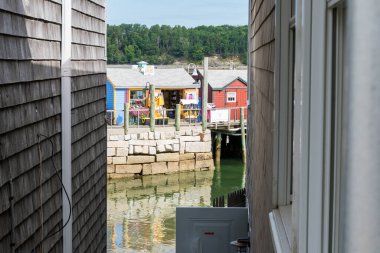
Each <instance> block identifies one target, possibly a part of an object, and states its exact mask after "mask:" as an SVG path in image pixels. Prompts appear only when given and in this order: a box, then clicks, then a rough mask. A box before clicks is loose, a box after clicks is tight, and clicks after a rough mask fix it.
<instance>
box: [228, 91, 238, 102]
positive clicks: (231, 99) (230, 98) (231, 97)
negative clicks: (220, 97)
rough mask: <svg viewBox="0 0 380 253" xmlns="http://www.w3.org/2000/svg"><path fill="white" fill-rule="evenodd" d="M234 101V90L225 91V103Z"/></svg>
mask: <svg viewBox="0 0 380 253" xmlns="http://www.w3.org/2000/svg"><path fill="white" fill-rule="evenodd" d="M235 102H236V92H227V103H235Z"/></svg>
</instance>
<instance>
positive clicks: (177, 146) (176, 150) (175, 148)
mask: <svg viewBox="0 0 380 253" xmlns="http://www.w3.org/2000/svg"><path fill="white" fill-rule="evenodd" d="M173 151H174V152H179V144H178V143H176V144H173Z"/></svg>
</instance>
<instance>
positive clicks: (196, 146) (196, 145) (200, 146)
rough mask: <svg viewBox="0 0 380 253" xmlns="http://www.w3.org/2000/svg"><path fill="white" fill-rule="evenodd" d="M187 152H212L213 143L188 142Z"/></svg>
mask: <svg viewBox="0 0 380 253" xmlns="http://www.w3.org/2000/svg"><path fill="white" fill-rule="evenodd" d="M185 152H186V153H195V152H202V153H206V152H211V141H207V142H186V147H185Z"/></svg>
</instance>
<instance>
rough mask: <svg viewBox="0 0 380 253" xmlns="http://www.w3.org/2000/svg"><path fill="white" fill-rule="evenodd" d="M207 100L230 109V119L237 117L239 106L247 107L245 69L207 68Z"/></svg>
mask: <svg viewBox="0 0 380 253" xmlns="http://www.w3.org/2000/svg"><path fill="white" fill-rule="evenodd" d="M208 83H209V85H208V102H209V103H214V104H215V107H216V108H236V110H231V113H230V115H231V116H230V117H231V119H235V118H236V119H238V117H240V116H239V115H240V114H239V110H240V109H239V108H240V107H247V94H248V91H247V70H209V71H208Z"/></svg>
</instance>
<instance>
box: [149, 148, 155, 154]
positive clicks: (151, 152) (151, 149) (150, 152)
mask: <svg viewBox="0 0 380 253" xmlns="http://www.w3.org/2000/svg"><path fill="white" fill-rule="evenodd" d="M155 154H157V150H156V148H155V147H149V155H155Z"/></svg>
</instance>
